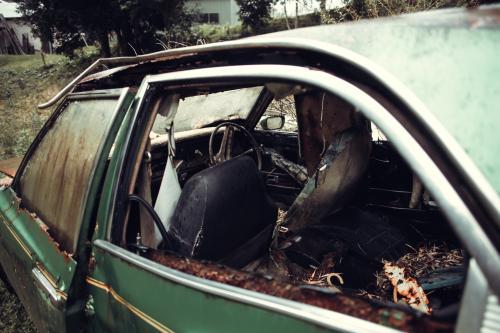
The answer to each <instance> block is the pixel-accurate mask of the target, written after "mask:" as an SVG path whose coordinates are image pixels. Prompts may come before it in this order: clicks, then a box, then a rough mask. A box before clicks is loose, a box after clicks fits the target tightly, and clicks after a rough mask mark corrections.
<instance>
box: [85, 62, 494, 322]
mask: <svg viewBox="0 0 500 333" xmlns="http://www.w3.org/2000/svg"><path fill="white" fill-rule="evenodd" d="M221 81H226V82H227V81H231V82H238V83H239V82H251V83H252V84H262V82H266V81H272V82H285V83H290V82H293V83H296V84H304V85H308V86H312V87H315V88H319V89H322V90H325V91H326V92H328V93H332V94H335V95H337V96H339V97H341V98H344V99H345V100H347V101H348V102H349V103H351V104H353V105H354V106H355V107H357V108H358V109H359V110H360V112H361V113H363V114H364V116H365V117H366V118H367V119H369V120H370V121H372V122H374V123H375V124H376V125H377V126H378V127H379V128H380V129H381V130H382V131H383V132H384V133H385V134H386V136H387V138H388V139H389V140H391V142H393V143H394V146H395V148H396V149H397V151H398V153H399V154H401V156H402V157H403V159H405V160H406V161H407V162H408V163H409V165H411V167H412V169H413V171H414V172H415V173H416V174H417V175H418V176H419V177H420V179H422V181H423V182H424V183H425V185H426V188H428V190H429V192H431V193H432V194H433V196H434V197H435V198H436V200H437V201H438V202H439V204H440V206H441V207H442V209H443V213H444V214H445V215H446V216H447V218H448V220H449V222H450V224H451V226H452V228H453V229H454V231H455V232H456V233H457V236H458V238H459V239H460V240H461V241H462V242H463V243H464V245H465V247H466V248H467V250H468V251H469V252H470V253H471V254H472V255H473V256H474V258H475V259H476V260H477V262H478V264H479V265H480V267H481V269H482V271H483V272H484V274H485V276H486V277H487V278H488V281H489V283H490V286H491V287H492V289H494V290H498V289H500V288H499V286H500V283H499V281H497V280H496V277H497V276H498V274H496V271H497V270H499V269H500V265H496V264H495V265H491V263H493V262H495V263H498V262H500V257H499V256H498V253H496V251H495V248H494V245H493V244H492V243H491V240H490V239H489V238H488V236H487V235H486V233H485V231H484V230H483V229H482V228H481V226H480V225H479V223H478V221H477V220H476V218H475V216H474V215H473V214H472V212H471V211H470V209H469V208H468V207H467V205H466V204H465V202H464V200H463V199H462V198H461V197H460V195H459V192H458V190H457V189H456V188H455V187H454V186H453V183H452V179H450V178H449V173H450V172H451V173H456V172H457V171H456V170H447V172H446V173H445V172H444V171H443V170H441V169H440V166H439V165H438V164H437V162H436V161H434V160H433V159H432V157H431V155H430V154H429V153H428V152H427V149H429V147H428V146H425V145H422V143H420V142H419V141H417V140H416V138H415V133H413V132H412V127H411V126H409V125H408V124H406V123H403V122H400V121H399V120H398V119H397V118H396V117H395V116H394V114H393V110H389V109H387V108H385V107H384V106H382V105H381V104H380V103H379V102H378V101H377V100H375V99H374V98H373V97H372V96H370V95H369V94H368V93H366V92H364V91H363V90H361V89H360V88H358V87H356V85H354V84H353V83H350V82H348V81H346V80H344V79H341V78H338V77H337V76H334V75H332V74H329V73H327V72H323V71H318V70H313V69H308V68H304V67H299V66H289V65H240V66H227V67H222V68H221V67H217V68H203V69H193V70H186V71H180V72H172V73H165V74H158V75H154V76H147V77H145V78H144V80H143V82H142V84H141V87H140V88H139V92H138V103H137V104H136V108H135V110H134V111H135V113H136V116H137V118H138V119H141V123H140V124H138V125H136V126H135V131H131V132H130V133H129V134H130V137H129V138H128V140H129V142H134V141H135V142H137V141H140V138H141V137H142V135H143V134H144V133H142V132H141V131H144V130H145V128H146V126H145V124H147V115H148V113H149V112H150V110H149V108H150V105H151V101H152V100H154V97H155V94H156V93H157V92H158V90H162V89H163V90H162V92H163V93H166V92H165V90H164V88H168V87H172V89H175V87H179V86H183V87H186V86H208V85H212V84H213V85H216V84H217V83H220V82H221ZM410 97H411V96H410ZM413 125H418V122H417V124H413ZM140 154H141V151H140V149H139V146H138V145H137V144H134V145H130V146H128V147H127V153H126V154H124V158H123V160H122V161H121V168H122V172H121V177H120V179H117V182H116V183H115V186H116V188H121V189H124V188H127V187H128V182H129V181H130V179H129V178H128V175H129V174H130V164H133V161H134V160H135V159H136V158H137V156H140ZM127 168H128V169H129V170H127ZM117 204H119V199H118V200H116V201H115V202H113V203H112V206H116V205H117ZM121 205H123V203H121ZM115 211H116V209H115ZM109 217H110V218H109V219H108V223H109V225H108V228H107V233H106V234H105V239H104V240H98V241H96V242H95V245H96V246H98V247H100V248H101V249H105V250H106V251H110V252H115V254H116V255H119V256H120V257H122V259H123V260H126V261H127V262H130V263H131V264H133V265H136V266H138V267H141V268H142V269H144V270H148V271H150V272H152V273H154V274H157V275H159V276H162V277H163V278H166V279H169V280H173V281H176V282H177V283H180V284H183V285H186V286H190V287H194V288H196V289H199V290H202V291H205V292H209V293H212V294H215V295H219V296H222V297H225V298H229V299H233V300H236V301H239V302H244V303H248V304H259V305H260V306H262V302H266V304H267V305H266V307H267V308H268V309H270V310H273V311H278V312H282V313H286V314H288V315H290V316H294V317H296V318H301V319H303V320H307V321H312V322H314V323H316V324H318V325H320V326H322V327H328V328H334V329H335V328H336V329H338V328H342V327H344V326H342V325H345V324H346V323H345V322H344V323H341V322H336V323H332V322H331V321H328V320H326V319H325V318H321V317H322V316H319V317H318V314H319V313H321V311H320V309H318V310H316V309H314V310H311V309H308V311H306V312H301V311H299V312H297V311H296V309H295V310H294V309H293V307H291V305H290V304H289V303H288V302H285V303H286V304H283V301H282V300H276V299H274V298H272V299H269V296H266V295H262V294H259V293H255V292H249V291H245V292H243V291H241V290H240V289H239V288H233V287H230V286H226V285H223V284H220V283H215V284H213V283H210V282H209V281H204V282H203V284H202V285H199V284H198V285H197V286H196V287H195V286H193V283H194V282H195V281H196V282H199V278H196V277H193V276H186V274H183V273H180V272H177V271H175V270H172V269H169V268H168V267H163V266H161V267H160V265H158V264H154V263H152V262H150V261H149V260H147V259H145V258H141V257H140V256H136V255H133V254H129V255H128V257H127V254H128V253H129V252H128V251H127V250H124V249H121V248H118V247H116V245H113V244H112V243H109V242H108V240H109V241H111V242H112V241H113V237H112V227H116V226H117V225H118V224H119V223H122V220H121V219H120V218H119V215H109ZM113 231H114V230H113ZM471 233H472V234H474V237H470V235H471ZM117 234H118V235H121V231H120V232H118V233H117ZM204 286H211V287H210V288H209V289H210V291H209V290H207V288H205V287H204ZM249 298H250V299H249ZM311 311H312V312H311ZM350 327H351V328H352V326H350ZM377 327H379V326H378V325H377Z"/></svg>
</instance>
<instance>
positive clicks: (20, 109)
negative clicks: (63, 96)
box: [0, 50, 95, 160]
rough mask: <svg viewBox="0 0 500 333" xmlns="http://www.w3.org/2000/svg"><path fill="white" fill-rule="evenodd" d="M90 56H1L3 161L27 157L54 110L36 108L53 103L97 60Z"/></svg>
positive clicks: (0, 141)
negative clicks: (42, 103)
mask: <svg viewBox="0 0 500 333" xmlns="http://www.w3.org/2000/svg"><path fill="white" fill-rule="evenodd" d="M85 52H86V53H84V54H82V55H79V56H78V57H75V58H73V59H71V60H70V59H67V58H65V57H63V56H60V55H45V61H46V63H47V65H46V66H45V65H44V64H43V62H42V58H41V56H40V54H34V55H23V56H19V55H16V56H6V55H2V56H0V124H4V125H5V126H3V127H2V131H0V160H3V159H6V158H10V157H14V156H20V155H23V154H24V153H25V151H26V149H27V148H28V147H29V145H30V144H31V142H32V141H33V139H34V137H35V135H36V134H37V133H38V131H39V130H40V128H41V127H42V125H43V124H44V122H45V121H46V119H47V117H48V116H49V115H50V114H51V112H52V111H53V108H51V109H45V110H39V109H37V107H36V105H37V104H39V103H41V102H45V101H47V100H49V99H50V98H51V97H52V96H54V95H55V94H56V93H57V92H58V91H59V90H60V89H61V88H63V87H64V86H65V85H66V84H67V83H68V82H69V81H71V80H72V79H73V78H74V77H75V76H76V75H78V74H79V73H80V72H81V71H82V70H83V69H84V68H86V67H87V66H88V65H89V64H90V63H91V62H93V61H94V60H95V54H92V53H91V52H89V53H90V54H87V50H85Z"/></svg>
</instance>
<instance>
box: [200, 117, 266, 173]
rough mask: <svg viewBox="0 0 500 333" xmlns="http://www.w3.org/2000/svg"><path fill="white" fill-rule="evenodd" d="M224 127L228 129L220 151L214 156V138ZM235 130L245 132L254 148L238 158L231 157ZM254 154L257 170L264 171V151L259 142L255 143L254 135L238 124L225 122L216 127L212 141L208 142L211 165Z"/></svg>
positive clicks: (211, 137)
mask: <svg viewBox="0 0 500 333" xmlns="http://www.w3.org/2000/svg"><path fill="white" fill-rule="evenodd" d="M222 127H226V128H225V129H224V135H223V137H222V141H221V144H220V147H219V151H218V152H217V154H215V155H214V151H213V141H214V137H215V134H216V133H217V131H218V130H219V129H220V128H222ZM235 128H236V129H239V130H240V131H241V132H243V134H245V137H246V138H247V139H248V141H250V145H251V146H252V148H250V149H248V150H246V151H245V152H243V153H241V154H239V155H237V156H231V153H232V142H233V140H232V138H233V134H234V129H235ZM252 152H254V153H255V155H256V157H257V169H259V171H260V170H261V169H262V151H261V149H260V147H259V145H258V143H257V141H255V138H254V137H253V136H252V134H250V132H249V131H248V130H247V129H246V128H245V127H243V126H241V125H238V124H235V123H231V122H224V123H221V124H219V125H217V127H215V129H214V130H213V132H212V134H210V140H209V141H208V155H209V157H210V164H211V165H216V164H220V163H222V162H224V161H227V160H229V159H231V158H235V157H238V156H243V155H248V154H251V153H252Z"/></svg>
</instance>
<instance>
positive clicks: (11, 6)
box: [0, 0, 23, 19]
mask: <svg viewBox="0 0 500 333" xmlns="http://www.w3.org/2000/svg"><path fill="white" fill-rule="evenodd" d="M0 14H1V15H3V17H5V18H6V19H9V18H18V17H21V16H23V15H22V14H21V13H19V12H18V11H17V3H14V2H7V1H4V0H0Z"/></svg>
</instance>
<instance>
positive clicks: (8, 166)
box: [0, 156, 23, 178]
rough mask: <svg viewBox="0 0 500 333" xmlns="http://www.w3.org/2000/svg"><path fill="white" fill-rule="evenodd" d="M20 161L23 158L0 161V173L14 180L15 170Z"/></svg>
mask: <svg viewBox="0 0 500 333" xmlns="http://www.w3.org/2000/svg"><path fill="white" fill-rule="evenodd" d="M22 159H23V158H22V156H21V157H13V158H9V159H7V160H3V161H0V172H2V173H4V174H6V175H7V176H9V177H11V178H14V177H15V176H16V172H17V168H19V165H20V164H21V161H22Z"/></svg>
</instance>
